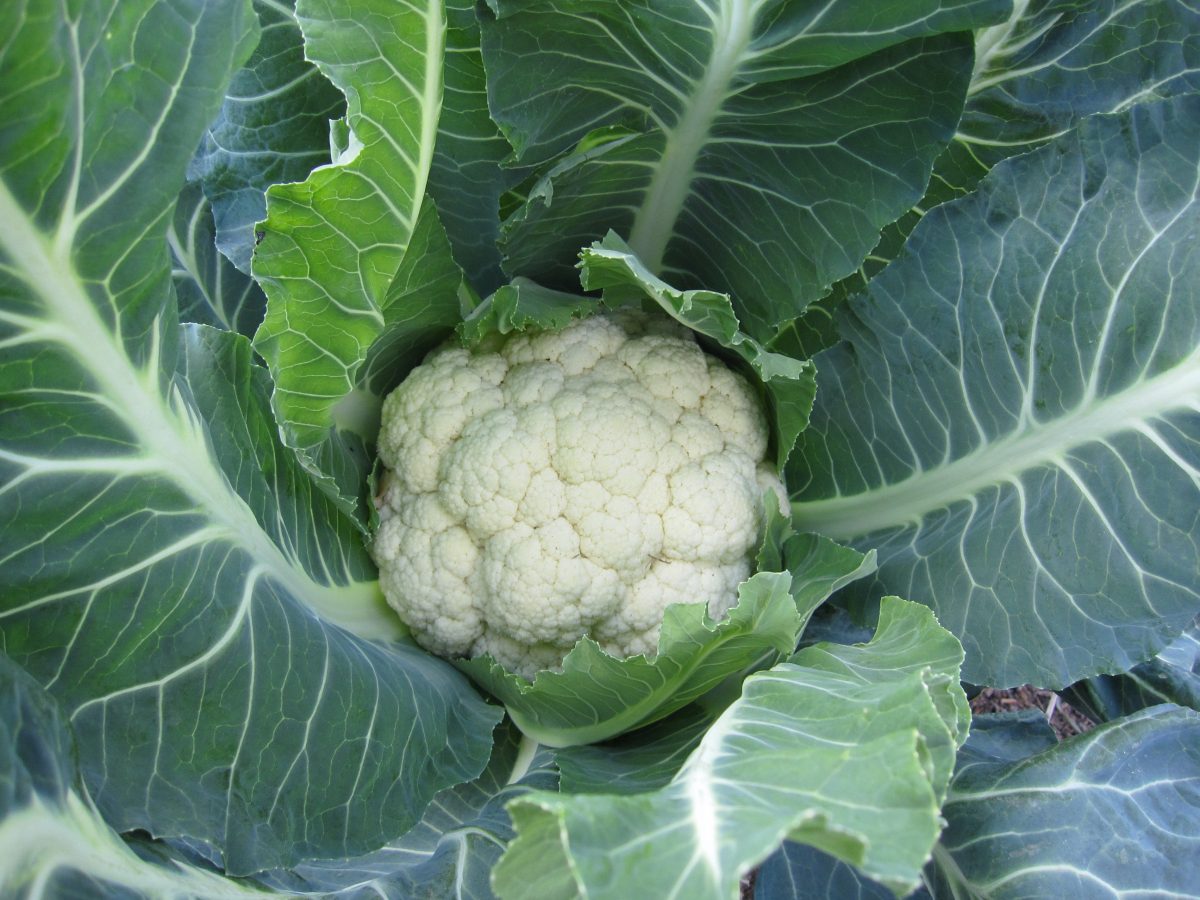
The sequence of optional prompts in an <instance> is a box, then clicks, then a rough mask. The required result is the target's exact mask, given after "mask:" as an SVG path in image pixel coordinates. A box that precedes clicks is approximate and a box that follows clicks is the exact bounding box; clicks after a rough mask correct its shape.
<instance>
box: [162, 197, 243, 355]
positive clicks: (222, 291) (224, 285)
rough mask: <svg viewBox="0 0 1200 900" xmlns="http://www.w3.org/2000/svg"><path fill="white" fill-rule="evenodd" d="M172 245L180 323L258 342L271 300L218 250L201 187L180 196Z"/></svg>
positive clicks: (171, 233) (170, 236)
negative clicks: (237, 334)
mask: <svg viewBox="0 0 1200 900" xmlns="http://www.w3.org/2000/svg"><path fill="white" fill-rule="evenodd" d="M167 243H168V244H170V247H171V259H172V261H173V263H174V268H173V269H172V272H171V275H172V276H173V278H174V281H175V293H176V295H177V296H178V297H179V317H180V318H181V319H182V320H183V321H185V322H200V323H202V324H205V325H212V326H214V327H216V328H223V329H225V330H226V331H237V332H240V333H241V334H244V335H246V336H247V337H250V336H252V335H253V334H254V332H255V330H256V329H257V328H258V326H259V324H261V322H262V318H263V311H264V309H265V307H266V303H267V299H266V297H264V296H263V292H262V289H261V288H259V286H258V285H257V284H256V283H255V282H254V279H253V278H251V277H250V276H249V275H245V274H243V273H242V272H240V271H238V269H237V267H236V266H234V265H233V263H231V262H229V260H228V259H226V258H225V256H223V255H222V254H221V253H220V252H219V251H218V250H217V246H216V232H215V226H214V224H213V211H212V205H211V204H210V203H209V202H208V198H207V197H205V196H204V192H203V191H202V190H201V189H200V185H199V184H197V183H195V182H188V184H187V185H186V186H185V187H184V189H183V191H182V192H181V193H180V194H179V199H178V201H176V205H175V216H174V218H173V220H172V222H171V228H170V230H169V231H168V232H167Z"/></svg>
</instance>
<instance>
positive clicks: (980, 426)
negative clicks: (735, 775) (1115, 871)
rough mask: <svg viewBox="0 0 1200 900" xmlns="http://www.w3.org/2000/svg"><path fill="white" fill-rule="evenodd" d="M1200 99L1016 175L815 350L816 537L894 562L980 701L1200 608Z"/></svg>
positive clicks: (811, 456) (812, 499)
mask: <svg viewBox="0 0 1200 900" xmlns="http://www.w3.org/2000/svg"><path fill="white" fill-rule="evenodd" d="M1198 190H1200V98H1196V97H1183V98H1177V99H1175V100H1171V101H1165V102H1163V103H1161V104H1152V105H1141V106H1137V107H1134V108H1133V109H1131V110H1130V111H1128V112H1127V113H1124V114H1120V115H1115V116H1108V117H1095V118H1092V119H1089V120H1087V121H1086V122H1085V123H1084V124H1083V125H1081V126H1080V128H1079V129H1078V130H1077V131H1076V132H1072V133H1070V134H1069V135H1067V136H1065V137H1063V138H1061V139H1059V140H1058V141H1056V142H1054V143H1053V144H1051V145H1049V146H1047V147H1045V148H1043V149H1041V150H1038V151H1035V152H1033V153H1031V154H1028V155H1025V156H1022V157H1019V158H1016V159H1013V160H1009V161H1007V162H1005V163H1003V164H1001V165H999V166H997V167H996V168H995V169H994V170H993V171H992V173H991V175H990V176H989V177H988V178H987V179H986V180H985V181H984V182H983V184H982V185H981V187H980V189H979V191H978V192H977V193H975V194H973V195H971V196H970V197H967V198H964V199H963V200H960V201H957V202H954V203H951V204H946V205H944V206H941V207H939V208H938V209H937V210H935V211H934V212H932V213H930V214H929V215H928V216H926V218H925V219H924V220H923V221H922V223H921V225H920V226H919V227H918V229H917V230H916V231H915V232H914V234H913V237H912V238H911V239H910V241H909V245H908V249H907V251H906V253H905V255H904V256H903V257H902V258H901V259H900V260H898V261H897V262H896V263H894V264H893V265H892V266H891V267H889V268H888V269H887V270H885V271H884V272H883V273H882V274H881V275H880V276H879V277H878V278H876V279H875V280H874V281H873V282H872V285H871V289H870V291H869V292H868V293H867V294H865V295H863V296H861V297H859V298H856V299H855V300H853V301H852V302H851V304H850V306H849V309H848V311H847V312H846V314H845V315H843V316H842V328H843V334H844V335H845V337H846V338H847V341H848V342H847V343H845V344H843V345H840V346H838V347H836V348H834V349H832V350H829V351H827V352H825V353H823V354H821V355H820V356H818V357H817V358H816V364H817V370H818V392H817V405H816V408H815V409H814V412H813V420H812V425H811V426H810V428H809V429H808V431H806V432H805V433H804V434H803V435H801V437H800V442H799V444H798V445H797V450H796V453H795V455H794V456H793V461H794V462H795V465H793V466H792V467H791V471H790V472H789V479H788V483H789V485H790V486H791V488H792V489H793V491H794V492H795V493H794V498H795V503H794V504H793V514H794V518H795V519H796V522H797V527H802V528H808V529H812V530H815V531H819V532H821V533H824V534H828V535H830V536H831V537H834V538H838V539H845V540H849V541H851V543H853V544H854V545H857V546H860V547H870V548H873V549H876V550H878V552H879V560H880V568H879V572H878V575H877V583H876V585H874V586H873V590H874V591H875V592H879V591H885V592H892V591H900V592H904V593H906V594H907V595H908V596H911V597H912V598H913V599H915V600H919V601H921V602H923V603H927V604H929V605H931V606H932V607H933V608H934V609H935V610H936V611H937V613H938V617H939V619H940V620H941V621H942V623H943V624H945V625H946V627H947V628H949V629H950V630H951V631H953V632H954V633H955V634H957V635H958V636H959V637H960V638H961V639H962V641H963V644H964V646H965V647H966V649H967V663H966V666H965V667H964V673H965V676H966V677H967V678H968V680H970V681H972V682H974V683H977V684H993V685H1012V684H1020V683H1023V682H1034V683H1038V684H1042V685H1045V686H1050V687H1062V686H1065V685H1067V684H1070V683H1071V682H1072V681H1074V680H1076V679H1078V678H1080V677H1084V676H1087V675H1091V674H1095V673H1099V672H1117V671H1123V670H1126V669H1128V668H1129V667H1130V666H1132V665H1133V664H1135V663H1136V662H1138V661H1140V660H1142V659H1145V658H1147V657H1148V656H1151V655H1153V654H1154V653H1155V652H1156V651H1158V650H1159V649H1161V648H1162V646H1164V645H1165V644H1166V643H1167V642H1168V641H1169V640H1170V639H1171V638H1172V637H1173V636H1174V635H1176V634H1178V633H1179V632H1180V631H1181V630H1182V629H1183V628H1184V627H1185V626H1186V625H1187V624H1188V623H1189V622H1190V621H1191V620H1192V618H1193V617H1194V616H1195V615H1196V613H1197V610H1200V585H1197V583H1196V572H1197V571H1200V520H1198V518H1197V516H1196V510H1197V509H1200V418H1198V415H1197V410H1198V407H1200V294H1198V292H1197V291H1198V288H1197V285H1200V243H1198V242H1197V241H1196V234H1197V228H1198V226H1200V202H1197V200H1198V198H1197V191H1198Z"/></svg>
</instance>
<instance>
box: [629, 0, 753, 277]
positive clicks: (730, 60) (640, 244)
mask: <svg viewBox="0 0 1200 900" xmlns="http://www.w3.org/2000/svg"><path fill="white" fill-rule="evenodd" d="M759 5H760V4H759V3H758V2H756V0H721V3H720V4H719V8H718V11H717V13H716V15H715V16H714V19H715V22H714V29H713V30H714V40H713V47H712V54H711V56H710V57H709V61H708V65H707V66H706V67H705V70H704V77H703V78H701V79H700V81H699V82H697V84H696V88H695V90H694V91H693V92H692V93H691V95H690V96H689V97H688V99H687V102H686V105H685V108H684V110H683V115H682V116H680V118H679V120H678V121H677V122H676V124H675V126H674V127H673V128H670V129H667V130H666V132H665V135H664V144H663V155H662V158H661V159H659V161H658V163H657V164H656V165H655V167H654V174H653V175H652V176H651V178H650V183H649V185H648V186H647V188H646V193H645V196H644V197H643V199H642V203H641V206H639V207H638V211H637V215H636V216H635V218H634V222H633V228H632V229H631V230H630V233H629V246H630V247H631V248H632V249H633V251H634V252H635V253H637V255H638V256H639V257H640V258H641V259H642V261H643V262H644V263H645V264H646V265H647V266H648V267H649V269H650V270H651V271H652V272H658V271H660V270H661V269H662V263H663V255H664V254H665V253H666V249H667V245H668V244H669V243H670V241H671V238H672V237H673V236H674V232H675V223H676V221H677V220H678V219H679V215H680V213H681V212H682V211H683V207H684V204H685V203H686V202H687V198H688V195H689V193H690V192H691V185H692V180H693V179H694V178H695V175H696V160H697V159H698V158H699V156H700V153H701V152H702V151H703V150H704V147H705V145H706V144H707V143H708V140H709V135H710V133H711V131H712V126H713V122H715V121H716V118H717V116H718V114H719V113H720V111H721V107H722V106H723V105H724V103H725V101H726V99H727V98H728V95H729V89H730V86H731V84H732V83H733V79H734V77H735V76H736V75H737V72H738V69H739V67H740V66H741V64H742V62H743V60H744V59H745V56H746V51H747V50H748V48H749V46H750V39H751V37H752V34H753V27H754V20H755V18H756V16H757V15H758V9H759Z"/></svg>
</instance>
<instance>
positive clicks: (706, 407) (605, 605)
mask: <svg viewBox="0 0 1200 900" xmlns="http://www.w3.org/2000/svg"><path fill="white" fill-rule="evenodd" d="M766 452H767V424H766V419H765V417H764V415H763V411H762V408H761V406H760V405H759V401H758V397H757V396H756V395H755V392H754V390H753V388H752V387H751V386H750V384H749V383H747V382H746V380H745V379H743V378H742V377H741V376H740V375H738V374H736V373H734V372H733V371H731V370H730V369H729V368H727V367H726V366H725V364H724V363H722V362H721V361H719V360H717V359H715V358H713V357H710V356H708V355H707V354H705V353H704V352H703V351H702V350H701V349H700V347H699V345H698V344H697V343H696V342H695V340H694V339H693V338H692V336H691V333H690V332H689V331H687V330H686V329H683V328H681V327H679V326H677V325H675V324H674V323H673V322H670V321H669V320H658V319H650V318H647V317H645V316H642V315H640V314H632V313H618V314H613V315H607V316H594V317H592V318H588V319H583V320H577V321H574V322H572V323H571V324H570V325H568V326H567V327H566V328H564V329H563V330H561V331H557V332H545V331H538V332H522V333H518V334H514V335H511V336H509V337H507V338H503V339H498V340H496V341H495V342H493V343H492V344H490V345H487V346H486V348H483V349H477V350H476V351H473V352H472V351H467V350H465V349H463V348H462V347H459V346H455V345H453V344H447V345H444V346H442V347H440V348H438V349H436V350H434V351H433V352H432V353H431V354H430V355H429V356H428V357H427V358H426V359H425V361H424V362H423V363H422V364H421V365H420V366H418V367H417V368H416V369H414V370H413V372H412V373H411V374H410V375H409V376H408V378H406V379H405V381H404V382H403V383H402V384H401V385H400V386H399V387H398V388H396V390H395V391H393V392H392V393H391V394H390V395H389V396H388V397H387V399H386V400H385V401H384V404H383V421H382V428H381V431H380V436H379V456H380V459H381V461H382V463H383V466H384V470H385V471H384V478H383V481H382V484H381V487H382V490H381V495H380V498H379V500H378V503H379V507H380V508H379V517H380V526H379V529H378V532H377V533H376V537H375V539H374V542H373V545H372V551H373V555H374V557H375V561H376V563H377V564H378V565H379V569H380V583H381V585H382V588H383V592H384V594H385V596H386V597H387V599H388V602H389V603H390V604H391V605H392V606H393V607H394V608H395V610H396V611H397V612H398V613H399V615H400V617H401V618H402V619H403V620H404V621H405V622H406V623H407V624H408V626H409V627H410V628H411V629H412V632H413V635H414V637H415V638H416V640H417V641H418V642H419V643H420V644H421V645H422V646H423V647H425V648H426V649H428V650H430V651H431V652H433V653H436V654H438V655H441V656H445V657H462V656H480V655H482V654H485V653H487V654H491V656H493V657H494V658H495V659H496V660H497V661H498V662H500V663H501V664H502V665H504V666H505V668H507V669H509V670H510V671H513V672H516V673H518V674H520V675H523V676H525V677H532V676H533V674H534V673H535V672H537V671H539V670H541V669H548V668H549V669H553V668H556V667H558V666H560V664H561V662H562V659H563V657H564V656H565V655H566V653H567V652H568V651H569V650H570V649H571V648H572V647H573V646H574V645H575V643H576V642H577V641H578V640H579V638H580V637H582V636H583V635H585V634H586V635H590V636H591V637H592V638H593V639H594V640H596V641H597V642H598V643H599V644H600V645H601V646H602V647H603V648H604V649H605V650H606V651H607V652H608V653H610V654H612V655H614V656H621V657H624V656H633V655H636V654H646V655H647V656H653V655H654V654H655V652H656V650H657V646H658V633H659V628H660V626H661V624H662V618H663V613H664V611H665V610H666V607H667V606H668V605H669V604H671V603H694V602H698V601H703V602H704V603H706V604H707V606H708V611H709V614H710V615H711V616H713V617H714V618H721V617H723V616H724V615H725V614H726V613H727V612H728V610H729V608H730V607H731V606H732V605H733V604H734V603H735V602H736V599H737V585H738V584H739V583H740V582H742V581H743V580H745V579H746V578H747V577H748V576H749V575H750V568H751V557H752V555H753V552H754V550H755V548H756V545H757V542H758V539H759V532H760V530H761V527H762V509H761V507H762V499H761V498H762V495H763V491H764V489H767V488H769V489H772V490H774V491H775V492H776V493H778V494H779V495H780V496H781V497H782V493H783V489H782V485H780V483H779V480H778V478H777V477H776V476H775V473H774V472H773V470H772V469H771V467H770V466H769V465H768V464H766V463H765V462H763V457H764V455H765V454H766Z"/></svg>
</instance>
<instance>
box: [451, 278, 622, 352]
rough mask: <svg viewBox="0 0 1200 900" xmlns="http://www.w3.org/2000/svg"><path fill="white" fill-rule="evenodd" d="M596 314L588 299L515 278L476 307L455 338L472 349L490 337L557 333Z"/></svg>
mask: <svg viewBox="0 0 1200 900" xmlns="http://www.w3.org/2000/svg"><path fill="white" fill-rule="evenodd" d="M599 310H600V304H599V303H597V302H596V300H594V299H593V298H591V297H581V296H579V295H578V294H567V293H563V292H562V291H554V290H551V289H550V288H545V287H542V286H541V285H540V284H537V283H536V282H533V281H530V280H528V279H527V278H517V279H514V280H513V282H512V283H511V284H506V285H504V286H503V287H501V288H500V289H499V290H497V291H496V292H495V293H494V294H492V295H491V296H490V297H488V298H487V299H486V300H485V301H483V303H481V304H479V306H477V307H475V309H474V310H472V312H471V313H470V315H468V316H467V317H466V318H465V319H464V320H463V322H462V324H461V325H459V326H458V334H459V337H461V338H462V340H463V343H464V344H466V345H467V346H475V345H476V344H478V343H479V342H480V341H482V340H483V339H484V338H486V337H487V336H489V335H494V334H511V333H512V332H514V331H524V330H525V329H526V328H545V329H547V330H548V331H557V330H558V329H560V328H565V327H566V326H567V323H569V322H570V321H571V320H572V319H582V318H584V317H586V316H590V315H592V314H593V313H595V312H598V311H599Z"/></svg>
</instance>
